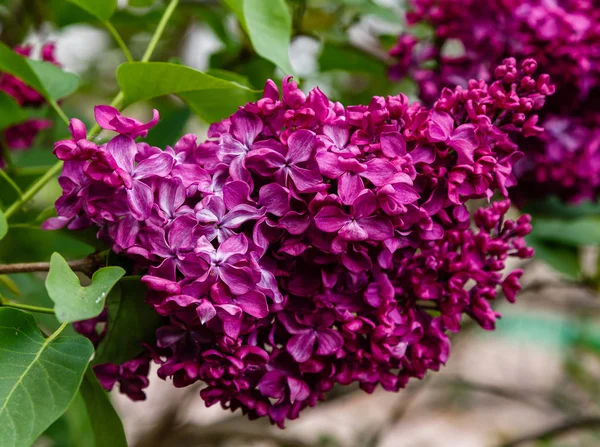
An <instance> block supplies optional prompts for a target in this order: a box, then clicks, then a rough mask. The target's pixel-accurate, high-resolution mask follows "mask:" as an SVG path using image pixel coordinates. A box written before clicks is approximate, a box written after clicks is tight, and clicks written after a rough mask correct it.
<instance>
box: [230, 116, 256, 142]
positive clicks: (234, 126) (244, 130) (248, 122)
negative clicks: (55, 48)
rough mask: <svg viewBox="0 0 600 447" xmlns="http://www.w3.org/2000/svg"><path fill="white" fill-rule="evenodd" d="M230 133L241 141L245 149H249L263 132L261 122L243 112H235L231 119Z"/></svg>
mask: <svg viewBox="0 0 600 447" xmlns="http://www.w3.org/2000/svg"><path fill="white" fill-rule="evenodd" d="M230 120H231V133H232V134H233V136H234V137H235V138H236V139H237V140H238V141H241V142H242V143H243V144H244V145H245V146H246V147H247V148H250V146H251V145H252V143H253V142H254V140H255V139H256V137H257V136H258V134H260V133H261V132H262V130H263V123H262V120H261V119H260V118H259V117H258V116H256V115H252V114H251V113H248V112H245V111H243V110H238V111H237V112H235V113H234V114H233V115H232V116H231V118H230Z"/></svg>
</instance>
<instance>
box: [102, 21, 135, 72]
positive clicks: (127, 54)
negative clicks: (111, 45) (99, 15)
mask: <svg viewBox="0 0 600 447" xmlns="http://www.w3.org/2000/svg"><path fill="white" fill-rule="evenodd" d="M102 23H103V24H104V26H105V27H106V29H107V30H108V31H109V32H110V33H111V34H112V36H113V38H114V39H115V41H116V42H117V45H119V47H120V48H121V50H122V51H123V54H124V55H125V57H126V58H127V62H133V57H131V53H130V52H129V48H127V45H125V42H123V38H122V37H121V35H120V34H119V32H118V31H117V30H116V29H115V27H114V26H113V25H112V23H110V22H109V21H108V20H105V21H104V22H102Z"/></svg>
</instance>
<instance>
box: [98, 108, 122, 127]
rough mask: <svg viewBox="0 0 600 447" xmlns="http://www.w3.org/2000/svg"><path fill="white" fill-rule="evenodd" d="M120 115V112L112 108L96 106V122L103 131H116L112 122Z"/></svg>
mask: <svg viewBox="0 0 600 447" xmlns="http://www.w3.org/2000/svg"><path fill="white" fill-rule="evenodd" d="M117 115H120V113H119V111H118V110H117V109H115V108H114V107H111V106H96V107H94V117H95V119H96V122H97V123H98V125H99V126H100V127H101V128H102V129H106V130H115V128H114V126H113V125H112V124H110V122H111V121H112V120H113V119H114V117H115V116H117Z"/></svg>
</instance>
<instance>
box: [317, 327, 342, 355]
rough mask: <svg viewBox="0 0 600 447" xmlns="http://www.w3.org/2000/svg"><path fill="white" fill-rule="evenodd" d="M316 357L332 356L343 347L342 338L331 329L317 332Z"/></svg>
mask: <svg viewBox="0 0 600 447" xmlns="http://www.w3.org/2000/svg"><path fill="white" fill-rule="evenodd" d="M317 340H318V346H317V354H318V355H332V354H335V353H336V352H338V351H339V350H340V349H342V346H344V338H343V337H342V335H341V334H340V333H339V332H337V331H334V330H333V329H325V330H322V331H319V332H318V337H317Z"/></svg>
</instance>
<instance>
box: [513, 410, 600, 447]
mask: <svg viewBox="0 0 600 447" xmlns="http://www.w3.org/2000/svg"><path fill="white" fill-rule="evenodd" d="M586 429H600V416H587V417H583V418H580V419H574V420H570V421H565V422H561V423H560V424H557V425H555V426H553V427H550V428H547V429H545V430H542V431H539V432H537V433H532V434H529V435H526V436H523V437H522V438H518V439H514V440H512V441H509V442H507V443H504V444H501V447H518V446H520V445H523V444H526V443H528V442H535V441H548V440H549V439H552V438H556V437H558V436H560V435H563V434H565V433H568V432H572V431H577V430H586Z"/></svg>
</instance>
